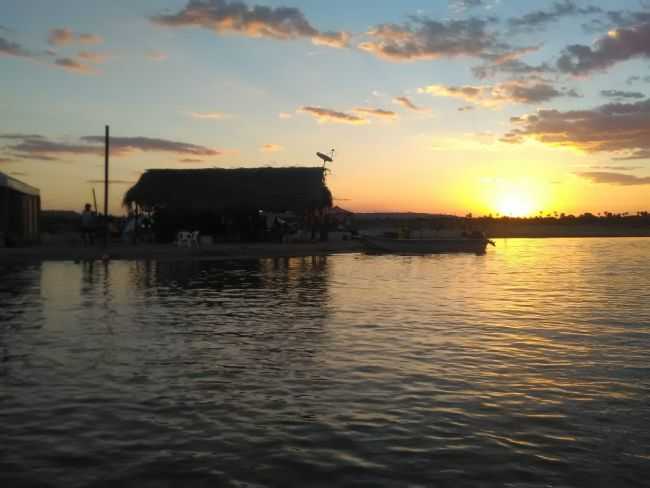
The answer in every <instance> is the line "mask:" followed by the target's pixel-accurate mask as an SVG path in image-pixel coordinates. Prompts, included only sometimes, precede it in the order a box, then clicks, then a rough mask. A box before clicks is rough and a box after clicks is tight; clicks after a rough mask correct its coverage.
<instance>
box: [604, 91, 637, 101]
mask: <svg viewBox="0 0 650 488" xmlns="http://www.w3.org/2000/svg"><path fill="white" fill-rule="evenodd" d="M600 94H601V95H602V96H604V97H607V98H619V99H621V98H645V95H644V94H643V93H641V92H631V91H623V90H601V91H600Z"/></svg>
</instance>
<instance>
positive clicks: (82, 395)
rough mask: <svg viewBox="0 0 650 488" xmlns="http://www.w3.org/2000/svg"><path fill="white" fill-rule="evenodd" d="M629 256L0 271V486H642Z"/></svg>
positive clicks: (641, 285)
mask: <svg viewBox="0 0 650 488" xmlns="http://www.w3.org/2000/svg"><path fill="white" fill-rule="evenodd" d="M648 256H650V239H583V240H580V239H575V240H574V239H547V240H533V239H531V240H526V239H517V240H508V241H505V240H501V241H498V242H497V248H496V249H495V250H491V251H490V252H488V254H487V255H485V256H473V255H437V256H428V257H427V256H419V257H404V256H365V255H340V256H331V257H328V258H307V259H303V258H300V259H295V258H293V259H275V260H273V259H268V260H256V261H245V262H145V261H137V262H111V263H107V264H104V263H99V262H95V263H78V264H75V263H44V264H43V265H40V266H35V267H29V268H7V269H0V304H1V305H2V306H0V348H1V349H0V358H2V362H0V391H1V392H2V396H1V397H0V418H1V419H2V423H3V428H2V429H0V481H3V482H5V485H8V486H32V485H34V484H39V483H40V484H41V485H42V486H66V487H67V486H116V485H117V486H124V485H127V486H334V485H339V486H350V485H354V486H380V485H384V486H432V485H433V486H454V487H455V486H480V485H492V486H505V485H512V486H642V485H643V484H644V483H645V481H646V480H647V479H648V476H649V475H650V451H649V450H648V446H650V375H649V374H648V373H650V370H649V369H650V361H649V359H650V357H649V355H650V353H649V352H648V351H650V304H649V303H648V301H647V290H648V289H650V286H649V285H650V260H648Z"/></svg>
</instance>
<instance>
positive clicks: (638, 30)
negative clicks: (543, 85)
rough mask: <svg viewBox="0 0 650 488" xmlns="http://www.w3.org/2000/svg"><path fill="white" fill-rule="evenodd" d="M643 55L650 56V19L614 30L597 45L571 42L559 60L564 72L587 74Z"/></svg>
mask: <svg viewBox="0 0 650 488" xmlns="http://www.w3.org/2000/svg"><path fill="white" fill-rule="evenodd" d="M640 57H644V58H648V57H650V22H646V23H644V24H638V25H635V26H632V27H626V28H620V29H615V30H611V31H609V32H608V33H607V35H606V36H604V37H601V38H599V39H598V40H597V41H596V42H595V43H594V45H593V47H591V46H585V45H582V44H573V45H571V46H568V47H566V48H565V49H564V51H563V52H562V55H561V56H560V58H559V59H558V60H557V68H558V70H559V71H561V72H562V73H568V74H572V75H576V76H584V75H588V74H591V73H593V72H595V71H603V70H605V69H607V68H609V67H611V66H613V65H614V64H617V63H620V62H623V61H627V60H628V59H633V58H640Z"/></svg>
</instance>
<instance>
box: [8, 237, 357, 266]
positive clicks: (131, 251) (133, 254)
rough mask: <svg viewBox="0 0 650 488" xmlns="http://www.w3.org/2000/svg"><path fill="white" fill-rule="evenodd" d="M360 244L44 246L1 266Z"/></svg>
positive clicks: (346, 248)
mask: <svg viewBox="0 0 650 488" xmlns="http://www.w3.org/2000/svg"><path fill="white" fill-rule="evenodd" d="M360 250H361V244H360V243H359V241H332V242H314V243H304V244H281V243H268V242H264V243H223V244H214V245H211V246H205V247H200V248H179V247H176V246H174V245H172V244H138V245H135V246H134V245H128V244H122V243H115V244H111V245H110V246H109V247H108V248H107V249H105V248H104V247H103V246H101V245H98V246H92V247H83V246H80V245H76V246H72V245H61V244H59V245H40V246H31V247H22V248H0V264H3V265H7V264H18V263H30V262H39V261H93V260H99V259H105V258H106V257H107V258H108V259H154V260H158V261H161V260H179V259H180V260H186V259H195V260H220V259H221V260H223V259H258V258H275V257H301V256H323V255H327V254H333V253H342V252H358V251H360Z"/></svg>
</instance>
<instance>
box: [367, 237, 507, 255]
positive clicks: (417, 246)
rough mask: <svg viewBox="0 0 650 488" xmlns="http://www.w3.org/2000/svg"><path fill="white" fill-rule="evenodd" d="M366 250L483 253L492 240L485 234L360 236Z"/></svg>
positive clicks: (421, 252)
mask: <svg viewBox="0 0 650 488" xmlns="http://www.w3.org/2000/svg"><path fill="white" fill-rule="evenodd" d="M361 243H362V244H363V246H364V248H365V250H366V251H369V252H375V253H377V252H379V253H397V254H434V253H448V252H469V253H474V254H484V253H485V248H486V247H487V245H488V244H492V245H493V246H494V242H492V241H491V240H489V239H486V238H485V236H482V235H481V236H480V237H479V236H470V237H450V238H436V239H391V238H389V237H370V236H364V237H361Z"/></svg>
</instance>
